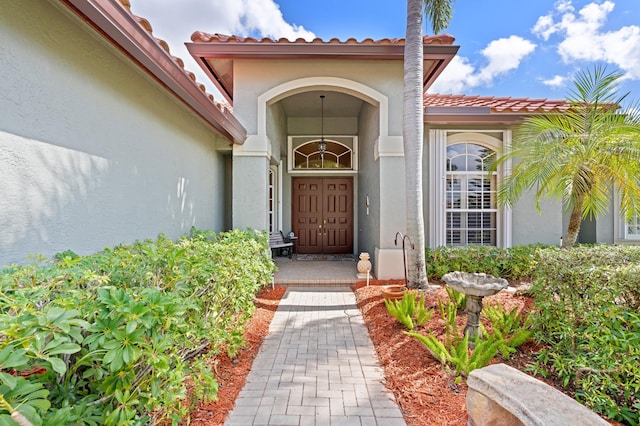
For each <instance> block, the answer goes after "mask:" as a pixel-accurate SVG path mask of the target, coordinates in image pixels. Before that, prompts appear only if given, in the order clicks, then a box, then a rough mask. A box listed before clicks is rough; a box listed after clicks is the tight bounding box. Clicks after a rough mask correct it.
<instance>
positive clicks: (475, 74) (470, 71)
mask: <svg viewBox="0 0 640 426" xmlns="http://www.w3.org/2000/svg"><path fill="white" fill-rule="evenodd" d="M535 48H536V45H535V44H533V43H532V42H530V41H529V40H525V39H523V38H522V37H518V36H515V35H512V36H510V37H507V38H501V39H498V40H493V41H492V42H490V43H489V44H488V45H487V47H485V48H484V49H483V50H482V51H481V53H482V56H484V58H485V59H486V61H487V63H486V65H484V66H479V67H476V66H474V65H472V64H470V63H469V60H468V59H467V58H464V57H460V56H456V57H455V58H453V60H452V61H451V63H450V64H449V66H448V67H447V68H446V70H445V71H444V72H443V73H442V74H441V75H440V76H439V77H438V80H436V82H435V84H434V85H433V86H432V87H431V88H430V90H429V92H431V93H462V92H464V91H467V90H469V89H473V88H474V87H478V86H491V84H492V83H493V80H494V79H495V78H496V77H499V76H501V75H504V74H506V73H508V72H509V71H512V70H515V69H517V68H518V67H519V66H520V63H522V61H523V60H524V59H525V58H526V57H527V56H528V55H529V54H531V53H532V52H533V51H534V50H535Z"/></svg>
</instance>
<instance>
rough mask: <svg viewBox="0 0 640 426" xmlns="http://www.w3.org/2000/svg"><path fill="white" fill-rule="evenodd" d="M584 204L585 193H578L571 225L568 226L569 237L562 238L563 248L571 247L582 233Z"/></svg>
mask: <svg viewBox="0 0 640 426" xmlns="http://www.w3.org/2000/svg"><path fill="white" fill-rule="evenodd" d="M583 204H584V195H578V197H577V199H576V202H575V204H574V205H573V209H571V216H570V217H569V226H568V227H567V237H566V238H565V239H564V240H562V247H563V248H571V247H573V246H574V245H575V243H576V240H577V239H578V234H579V233H580V225H581V224H582V205H583Z"/></svg>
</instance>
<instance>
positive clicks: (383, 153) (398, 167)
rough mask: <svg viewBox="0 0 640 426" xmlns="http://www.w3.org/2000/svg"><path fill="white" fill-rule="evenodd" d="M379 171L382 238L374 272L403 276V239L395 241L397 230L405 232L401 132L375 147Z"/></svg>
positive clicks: (375, 258) (375, 255)
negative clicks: (399, 134) (395, 242)
mask: <svg viewBox="0 0 640 426" xmlns="http://www.w3.org/2000/svg"><path fill="white" fill-rule="evenodd" d="M376 148H377V149H376V157H377V161H378V167H379V173H380V200H382V201H381V203H380V222H379V223H380V241H378V242H377V244H376V251H375V253H374V267H375V276H376V277H377V278H379V279H398V278H404V263H403V259H402V241H399V242H398V244H399V245H398V246H396V245H395V244H394V240H395V236H396V233H397V232H401V233H402V234H405V233H406V228H407V226H406V210H405V209H406V200H405V193H406V191H405V178H404V154H403V147H402V137H401V136H386V137H383V138H380V141H379V145H378V146H377V147H376Z"/></svg>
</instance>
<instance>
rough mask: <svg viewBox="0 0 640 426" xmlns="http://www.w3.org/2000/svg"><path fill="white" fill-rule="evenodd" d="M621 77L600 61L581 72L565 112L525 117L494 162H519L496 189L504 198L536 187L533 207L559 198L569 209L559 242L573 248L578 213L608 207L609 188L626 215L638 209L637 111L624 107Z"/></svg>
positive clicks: (593, 212) (507, 202)
mask: <svg viewBox="0 0 640 426" xmlns="http://www.w3.org/2000/svg"><path fill="white" fill-rule="evenodd" d="M621 77H622V74H621V73H619V72H608V71H607V70H606V67H602V66H596V67H594V69H593V70H586V71H582V72H580V73H578V75H577V76H576V79H575V81H574V83H573V85H574V87H573V89H572V90H571V91H570V94H569V96H568V99H567V106H568V110H567V112H565V113H563V114H545V115H536V116H531V117H529V118H527V119H525V121H524V122H523V123H522V124H521V125H520V126H519V128H518V129H517V131H516V132H515V133H514V139H513V143H512V146H511V147H507V152H506V154H505V155H504V156H503V157H502V158H500V160H498V163H497V164H499V163H502V162H504V161H506V160H507V159H508V158H512V159H514V160H516V161H518V163H517V164H515V165H514V166H513V168H512V173H511V175H510V176H509V177H507V178H506V179H505V180H504V182H503V183H502V185H501V187H500V188H499V190H498V201H499V202H500V203H501V204H505V205H507V206H510V205H512V204H513V203H515V201H516V200H517V199H518V198H519V197H520V196H521V195H522V194H523V193H524V192H525V191H529V190H533V189H535V191H536V208H537V209H538V211H540V205H539V202H540V198H541V197H542V196H543V195H553V196H556V197H559V198H561V199H562V201H563V204H564V206H565V208H566V209H567V211H570V212H571V214H570V217H569V225H568V227H567V233H566V235H565V238H564V239H563V247H573V245H574V244H575V242H576V239H577V237H578V233H579V232H580V224H581V222H582V219H584V218H587V217H589V218H597V217H598V215H600V214H602V213H604V212H606V211H607V210H608V206H609V200H610V198H611V197H612V195H613V191H612V188H614V190H615V191H617V193H618V195H619V198H620V203H621V209H622V211H623V212H625V214H626V216H627V219H628V218H630V217H631V216H632V215H633V214H638V213H640V210H639V207H640V109H638V108H634V107H628V108H627V109H624V110H622V109H621V105H622V103H623V101H624V100H625V99H626V97H627V96H628V93H625V94H622V95H620V93H619V91H618V82H619V80H620V78H621ZM497 164H496V165H497ZM494 167H495V166H494Z"/></svg>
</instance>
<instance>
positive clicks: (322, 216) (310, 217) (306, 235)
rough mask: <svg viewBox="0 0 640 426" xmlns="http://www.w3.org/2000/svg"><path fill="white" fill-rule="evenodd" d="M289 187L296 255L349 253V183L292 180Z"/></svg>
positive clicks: (350, 202)
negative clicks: (296, 238) (290, 188)
mask: <svg viewBox="0 0 640 426" xmlns="http://www.w3.org/2000/svg"><path fill="white" fill-rule="evenodd" d="M292 187H293V194H292V199H293V203H292V222H293V232H295V233H296V234H297V235H298V243H297V251H298V253H309V254H311V253H327V254H342V253H352V252H353V179H352V178H294V179H293V181H292Z"/></svg>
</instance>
